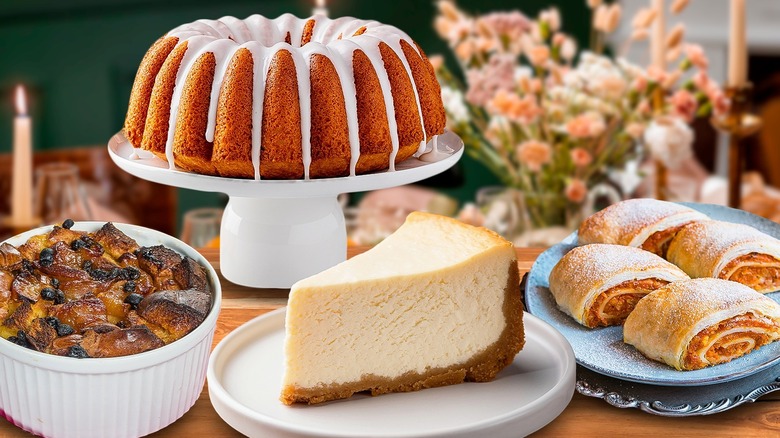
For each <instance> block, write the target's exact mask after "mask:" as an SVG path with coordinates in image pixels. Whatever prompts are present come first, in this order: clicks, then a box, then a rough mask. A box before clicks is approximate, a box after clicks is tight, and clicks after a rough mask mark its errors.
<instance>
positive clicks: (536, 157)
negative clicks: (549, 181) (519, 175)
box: [516, 140, 552, 172]
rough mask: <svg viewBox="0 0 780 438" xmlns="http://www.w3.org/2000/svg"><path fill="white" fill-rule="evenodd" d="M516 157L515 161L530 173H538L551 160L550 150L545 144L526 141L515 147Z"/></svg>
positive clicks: (536, 141)
mask: <svg viewBox="0 0 780 438" xmlns="http://www.w3.org/2000/svg"><path fill="white" fill-rule="evenodd" d="M516 155H517V161H519V162H521V163H523V164H525V165H526V166H527V167H528V169H530V170H531V171H532V172H538V171H540V170H542V166H544V165H545V164H547V163H549V162H550V160H551V159H552V148H551V147H550V145H548V144H547V143H545V142H542V141H538V140H528V141H524V142H522V143H520V145H519V146H517V151H516Z"/></svg>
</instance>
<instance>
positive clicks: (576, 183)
mask: <svg viewBox="0 0 780 438" xmlns="http://www.w3.org/2000/svg"><path fill="white" fill-rule="evenodd" d="M564 193H565V194H566V197H567V198H568V199H569V201H571V202H574V203H577V204H579V203H580V202H582V201H584V200H585V196H587V194H588V187H587V186H585V183H584V182H582V180H581V179H578V178H574V179H572V180H571V181H569V184H568V185H567V186H566V190H564Z"/></svg>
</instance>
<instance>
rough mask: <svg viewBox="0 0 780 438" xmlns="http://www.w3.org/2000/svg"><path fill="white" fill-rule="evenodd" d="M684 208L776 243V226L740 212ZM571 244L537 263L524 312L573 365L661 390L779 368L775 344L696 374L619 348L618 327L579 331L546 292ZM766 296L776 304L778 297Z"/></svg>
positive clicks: (779, 347)
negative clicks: (557, 339) (552, 336)
mask: <svg viewBox="0 0 780 438" xmlns="http://www.w3.org/2000/svg"><path fill="white" fill-rule="evenodd" d="M685 205H687V206H689V207H691V208H694V209H696V210H699V211H701V212H702V213H704V214H706V215H708V216H710V217H711V218H713V219H717V220H722V221H727V222H736V223H743V224H747V225H750V226H752V227H755V228H757V229H758V230H759V231H762V232H764V233H767V234H769V235H770V236H773V237H776V238H780V225H778V224H777V223H775V222H772V221H770V220H768V219H764V218H762V217H759V216H756V215H753V214H750V213H747V212H745V211H742V210H735V209H732V208H728V207H722V206H718V205H708V204H693V203H691V204H685ZM576 243H577V233H576V232H574V233H573V234H571V235H570V236H568V237H567V238H566V239H564V241H563V242H561V243H559V244H558V245H555V246H553V247H551V248H550V249H548V250H547V251H545V252H543V253H542V254H541V255H540V256H539V257H538V258H537V259H536V262H535V263H534V265H533V267H532V268H531V272H529V274H528V283H527V285H526V293H525V303H526V306H527V307H526V308H527V309H528V311H529V312H531V313H533V314H534V315H536V316H538V317H539V318H541V319H543V320H544V321H546V322H548V323H549V324H551V325H552V326H553V327H555V328H556V329H557V330H558V331H559V332H561V333H562V334H563V336H565V337H566V339H568V340H569V342H571V345H572V347H573V348H574V354H575V356H576V357H577V363H578V364H580V365H582V366H584V367H586V368H589V369H591V370H593V371H595V372H597V373H599V374H603V375H606V376H609V377H614V378H616V379H621V380H628V381H632V382H639V383H648V384H651V385H662V386H692V385H699V386H700V385H712V384H716V383H724V382H730V381H732V380H736V379H740V378H743V377H746V376H750V375H752V374H755V373H758V372H760V371H762V370H765V369H767V368H768V367H770V366H773V365H775V364H777V363H778V362H780V342H773V343H771V344H769V345H765V346H763V347H761V348H760V349H759V350H757V351H753V352H752V353H750V354H747V355H745V356H742V357H740V358H738V359H734V360H732V361H731V362H727V363H724V364H721V365H716V366H713V367H707V368H704V369H701V370H693V371H677V370H675V369H674V368H672V367H670V366H667V365H666V364H663V363H660V362H656V361H653V360H650V359H648V358H646V357H644V356H643V355H642V354H641V353H640V352H639V351H638V350H636V349H635V348H634V347H632V346H631V345H628V344H625V343H623V327H603V328H596V329H589V328H586V327H584V326H581V325H580V324H578V323H577V322H576V321H574V320H573V319H572V318H571V317H569V316H568V315H566V314H565V313H563V312H562V311H561V310H559V309H558V306H557V305H556V303H555V299H554V298H553V297H552V294H551V293H550V289H549V286H550V282H549V276H550V271H552V268H553V267H554V266H555V265H556V263H558V261H559V260H560V259H561V257H563V256H564V255H565V254H566V253H567V252H569V250H570V249H572V248H574V246H575V245H576ZM767 296H768V297H770V298H772V299H774V300H775V301H777V302H780V292H773V293H771V294H768V295H767Z"/></svg>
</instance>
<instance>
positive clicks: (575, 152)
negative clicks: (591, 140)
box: [571, 148, 593, 167]
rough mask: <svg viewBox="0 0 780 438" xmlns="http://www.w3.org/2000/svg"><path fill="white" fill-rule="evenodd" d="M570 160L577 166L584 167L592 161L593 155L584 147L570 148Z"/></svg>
mask: <svg viewBox="0 0 780 438" xmlns="http://www.w3.org/2000/svg"><path fill="white" fill-rule="evenodd" d="M571 161H572V162H573V163H574V165H575V166H577V167H585V166H587V165H588V164H590V163H591V162H593V157H592V156H591V155H590V152H588V151H587V150H585V149H584V148H574V149H572V150H571Z"/></svg>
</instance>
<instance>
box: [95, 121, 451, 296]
mask: <svg viewBox="0 0 780 438" xmlns="http://www.w3.org/2000/svg"><path fill="white" fill-rule="evenodd" d="M438 150H439V151H440V152H441V151H446V153H439V154H435V155H436V159H435V160H434V161H432V162H427V161H422V160H419V159H417V158H410V159H408V160H406V161H404V162H402V163H399V164H398V165H397V166H396V170H395V171H394V172H389V171H386V172H379V173H372V174H367V175H358V176H352V177H342V178H324V179H312V180H254V179H238V178H221V177H215V176H208V175H199V174H195V173H189V172H185V171H180V170H174V169H170V168H169V167H168V163H166V162H165V161H164V160H161V159H159V158H157V157H155V156H154V155H152V154H150V153H148V152H145V151H141V150H136V149H135V148H134V147H133V145H132V144H130V142H128V141H127V139H126V138H125V136H124V134H123V133H122V132H119V133H117V134H116V135H114V136H113V137H112V138H111V140H109V143H108V153H109V155H110V156H111V159H112V160H113V161H114V162H115V163H116V164H117V166H119V167H120V168H121V169H122V170H124V171H125V172H128V173H130V174H131V175H134V176H137V177H139V178H143V179H146V180H149V181H154V182H157V183H160V184H166V185H170V186H174V187H181V188H186V189H193V190H200V191H204V192H220V193H225V194H227V195H228V196H229V197H230V200H229V201H228V204H227V207H226V208H225V212H224V214H223V216H222V228H221V231H220V267H221V270H222V274H223V275H224V276H225V278H227V279H228V280H230V281H232V282H234V283H237V284H240V285H244V286H250V287H264V288H289V287H290V286H292V285H293V283H295V282H296V281H298V280H300V279H302V278H306V277H308V276H310V275H313V274H316V273H318V272H320V271H323V270H325V269H327V268H329V267H331V266H334V265H336V264H338V263H340V262H342V261H344V260H346V258H347V232H346V226H345V223H344V213H343V211H342V209H341V206H340V205H339V203H338V200H337V197H338V195H339V194H341V193H349V192H360V191H367V190H377V189H382V188H389V187H396V186H401V185H404V184H410V183H413V182H416V181H420V180H423V179H425V178H429V177H431V176H433V175H436V174H439V173H441V172H443V171H445V170H447V169H449V168H450V167H452V166H453V165H454V164H455V163H457V162H458V160H459V159H460V157H461V156H462V155H463V141H462V140H461V139H460V138H459V137H458V136H457V135H455V134H454V133H452V132H449V131H448V132H446V133H444V134H443V135H440V136H439V138H438Z"/></svg>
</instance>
